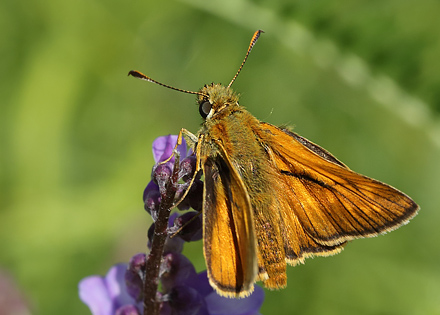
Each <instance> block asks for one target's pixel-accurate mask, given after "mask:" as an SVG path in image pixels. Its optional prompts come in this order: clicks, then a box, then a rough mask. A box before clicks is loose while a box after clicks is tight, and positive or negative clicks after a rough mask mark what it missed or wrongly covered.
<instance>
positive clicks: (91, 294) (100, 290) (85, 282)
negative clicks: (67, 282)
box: [79, 276, 113, 315]
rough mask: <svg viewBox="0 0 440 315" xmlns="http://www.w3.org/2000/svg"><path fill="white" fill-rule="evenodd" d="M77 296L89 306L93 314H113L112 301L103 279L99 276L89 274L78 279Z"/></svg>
mask: <svg viewBox="0 0 440 315" xmlns="http://www.w3.org/2000/svg"><path fill="white" fill-rule="evenodd" d="M79 298H80V299H81V301H83V302H84V303H85V304H86V305H87V306H88V307H89V308H90V311H91V312H92V314H93V315H112V314H113V301H112V300H111V298H110V295H109V292H108V291H107V285H106V283H105V281H104V279H103V278H102V277H100V276H90V277H87V278H84V279H82V280H81V281H80V283H79Z"/></svg>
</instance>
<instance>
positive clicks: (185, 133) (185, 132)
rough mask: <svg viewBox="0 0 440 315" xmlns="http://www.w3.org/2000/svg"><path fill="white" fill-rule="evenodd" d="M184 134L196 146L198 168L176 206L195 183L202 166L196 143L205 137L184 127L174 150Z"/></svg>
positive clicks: (198, 147)
mask: <svg viewBox="0 0 440 315" xmlns="http://www.w3.org/2000/svg"><path fill="white" fill-rule="evenodd" d="M182 136H183V137H184V138H185V139H186V141H187V142H192V143H193V147H196V152H195V153H196V169H195V171H194V175H193V177H192V178H191V181H190V183H189V185H188V188H187V189H186V191H185V192H184V194H183V195H182V197H181V198H180V199H179V200H178V201H177V202H176V203H175V204H174V207H177V206H178V205H179V204H180V203H181V202H182V201H183V200H184V199H185V197H186V196H187V195H188V193H189V191H190V189H191V187H192V185H193V184H194V180H195V179H196V177H197V174H198V173H199V171H200V169H201V167H200V146H196V144H197V143H198V142H199V141H201V140H202V139H203V135H201V136H200V139H198V138H197V137H196V136H195V135H194V134H193V133H191V132H189V131H188V130H186V129H184V128H182V129H181V130H180V132H179V136H178V137H177V143H176V147H175V148H174V150H173V152H174V151H175V150H176V149H177V145H179V144H181V143H182Z"/></svg>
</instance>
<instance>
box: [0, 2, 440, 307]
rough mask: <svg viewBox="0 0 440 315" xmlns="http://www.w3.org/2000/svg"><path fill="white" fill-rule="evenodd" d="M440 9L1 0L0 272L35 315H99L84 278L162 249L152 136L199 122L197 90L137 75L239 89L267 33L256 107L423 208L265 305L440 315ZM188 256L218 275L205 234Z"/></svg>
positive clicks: (323, 262) (299, 272) (250, 83)
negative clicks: (206, 257) (150, 187)
mask: <svg viewBox="0 0 440 315" xmlns="http://www.w3.org/2000/svg"><path fill="white" fill-rule="evenodd" d="M439 13H440V3H439V2H438V1H432V0H419V1H414V0H413V1H399V0H394V1H391V0H384V1H371V0H368V1H367V0H363V1H361V0H357V1H353V0H350V1H349V0H344V1H307V0H304V1H269V0H266V1H241V0H240V1H239V0H228V1H210V0H204V1H202V0H184V1H154V2H153V1H139V0H135V1H116V0H110V1H103V0H88V1H81V0H80V1H53V0H42V1H27V2H22V1H12V0H6V1H2V2H1V3H0V43H1V44H0V56H1V58H0V81H1V84H0V102H1V112H0V124H1V125H0V141H1V142H0V163H1V164H0V165H1V166H0V167H1V168H0V172H1V173H0V179H1V182H0V185H1V188H0V189H1V191H0V242H1V243H0V244H1V245H0V246H1V251H0V268H1V269H2V270H3V271H7V272H9V273H10V274H11V275H12V276H13V277H14V278H15V281H16V285H17V286H18V287H19V288H20V290H21V291H22V292H23V294H24V295H25V296H26V298H27V300H28V302H29V304H30V305H31V306H30V307H31V310H32V313H33V314H88V313H89V311H88V309H87V307H86V306H85V305H83V304H82V303H81V301H80V300H79V298H78V293H77V284H78V282H79V281H80V279H82V278H83V277H85V276H88V275H92V274H105V273H106V271H107V270H108V268H109V267H110V266H111V265H113V264H114V263H117V262H124V261H128V259H129V258H130V257H131V255H133V254H134V253H136V252H139V251H144V250H145V248H146V247H145V239H146V231H147V228H148V226H149V224H150V219H149V217H148V215H147V214H146V213H145V212H144V211H143V203H142V198H141V196H142V191H143V188H144V186H145V185H146V184H147V183H148V181H149V179H150V170H151V167H152V165H153V159H152V154H151V143H152V141H153V139H155V138H156V137H158V136H160V135H165V134H169V133H172V134H177V133H178V131H179V130H180V128H182V127H184V128H186V129H188V130H190V131H192V132H196V131H197V129H198V128H199V124H200V123H201V118H200V117H199V113H198V109H197V107H196V106H195V105H194V104H195V101H194V97H193V96H191V95H186V94H182V93H177V92H174V91H171V90H168V89H165V88H162V87H159V86H156V85H154V84H151V83H147V82H142V81H139V80H136V79H134V78H131V77H127V73H128V71H129V70H132V69H137V70H140V71H142V72H144V73H146V74H147V75H149V76H151V77H153V78H154V79H156V80H159V81H161V82H164V83H167V84H170V85H174V86H176V87H179V88H184V89H189V90H197V89H198V88H200V87H201V86H202V85H204V84H205V83H211V82H212V81H214V82H221V83H225V84H227V83H229V81H230V79H231V78H232V76H233V75H234V73H235V71H236V70H237V68H238V66H239V64H240V62H241V60H242V58H243V56H244V53H245V50H246V48H247V46H248V43H249V40H250V38H251V36H252V34H253V32H254V31H255V30H257V29H263V30H265V31H266V33H265V34H263V35H262V36H261V38H260V40H259V42H258V44H257V45H256V46H255V47H254V50H253V52H252V54H251V56H250V58H249V60H248V62H247V64H246V66H245V67H244V69H243V71H242V73H241V74H240V76H239V77H238V79H237V81H236V82H235V83H234V85H233V88H234V89H235V90H236V91H238V92H240V93H241V95H242V96H241V104H242V105H244V106H246V107H247V108H248V109H249V111H250V112H252V113H253V114H254V115H255V116H256V117H257V118H259V119H260V120H263V121H267V122H270V123H272V124H275V125H277V124H278V125H279V124H289V125H291V126H294V128H295V131H296V132H297V133H299V134H301V135H303V136H304V137H307V138H308V139H310V140H311V141H313V142H315V143H318V144H320V145H321V146H323V147H324V148H326V149H328V150H329V151H331V152H332V153H333V154H335V155H336V156H337V157H338V158H339V159H341V160H342V161H343V162H344V163H346V164H347V165H349V166H350V167H351V168H352V169H353V170H355V171H358V172H360V173H363V174H366V175H368V176H370V177H374V178H377V179H379V180H381V181H384V182H387V183H389V184H391V185H393V186H395V187H397V188H399V189H400V190H402V191H404V192H406V193H407V194H408V195H410V196H411V197H413V198H414V199H415V200H416V202H418V203H419V204H420V205H421V208H422V209H421V211H420V213H419V215H418V216H417V217H416V218H414V219H413V220H412V222H411V223H410V224H409V225H407V226H405V227H403V228H401V229H399V230H397V231H394V232H392V233H390V234H388V235H386V236H380V237H377V238H373V239H369V240H358V241H355V242H353V243H351V244H349V245H348V246H346V248H345V250H344V251H343V253H342V254H339V255H337V256H333V257H329V258H316V259H309V260H308V261H307V262H306V264H305V265H301V266H298V267H295V268H293V267H290V268H288V287H287V289H285V290H282V291H274V292H267V295H266V301H265V303H264V305H263V308H262V313H263V314H440V268H439V263H440V242H439V239H440V229H439V228H438V222H439V220H440V211H439V209H438V207H439V205H440V193H439V184H438V182H439V181H438V178H439V177H440V123H439V116H438V111H439V109H440V61H439V58H440V35H439V29H440V20H439V19H438V16H439ZM186 252H187V254H188V255H189V256H190V258H191V259H192V260H193V261H194V263H195V265H196V266H197V269H198V270H203V269H204V261H203V258H202V252H201V246H200V242H199V243H198V244H192V245H190V246H187V248H186ZM0 294H2V293H1V292H0ZM0 313H1V310H0Z"/></svg>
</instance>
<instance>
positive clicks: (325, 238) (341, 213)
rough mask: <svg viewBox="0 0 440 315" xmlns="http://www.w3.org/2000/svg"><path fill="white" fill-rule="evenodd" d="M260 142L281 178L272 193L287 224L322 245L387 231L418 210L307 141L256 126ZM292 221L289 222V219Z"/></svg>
mask: <svg viewBox="0 0 440 315" xmlns="http://www.w3.org/2000/svg"><path fill="white" fill-rule="evenodd" d="M261 127H262V130H263V131H262V132H259V134H258V136H259V137H261V139H262V143H264V145H265V146H266V151H267V153H268V155H269V158H270V159H271V160H272V163H273V165H274V167H276V168H277V169H278V170H279V173H280V174H281V182H280V183H279V184H278V186H279V187H278V189H282V190H283V196H284V198H283V200H284V203H285V204H286V205H288V208H290V211H291V213H290V214H289V216H290V217H291V218H293V219H292V220H296V218H297V220H298V221H299V223H300V225H301V226H302V227H303V228H304V230H305V231H306V232H307V234H308V235H310V236H311V237H312V238H313V239H314V240H315V241H316V242H318V243H320V244H323V245H326V246H337V245H339V244H342V243H344V242H346V241H348V240H351V239H355V238H359V237H369V236H375V235H378V234H381V233H385V232H387V231H390V230H393V229H395V228H397V227H399V226H400V225H402V224H404V223H406V222H407V221H408V220H409V219H410V218H411V217H413V216H414V215H415V214H416V212H417V210H418V206H417V205H416V204H415V203H414V201H412V200H411V199H410V198H409V197H408V196H406V195H405V194H403V193H402V192H400V191H398V190H397V189H395V188H393V187H391V186H389V185H386V184H384V183H381V182H379V181H377V180H374V179H371V178H368V177H366V176H363V175H360V174H357V173H355V172H353V171H351V170H349V169H348V168H347V167H346V166H345V165H344V164H342V163H341V162H339V161H338V160H336V158H334V157H333V156H332V155H331V154H330V153H328V152H327V151H326V150H324V149H322V148H320V147H319V146H317V145H315V144H313V143H311V142H309V141H308V140H306V139H304V138H302V137H300V136H298V135H296V134H293V133H291V132H290V131H286V130H282V129H279V128H277V127H275V126H273V125H270V124H267V123H261ZM292 216H293V217H292Z"/></svg>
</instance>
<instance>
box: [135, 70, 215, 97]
mask: <svg viewBox="0 0 440 315" xmlns="http://www.w3.org/2000/svg"><path fill="white" fill-rule="evenodd" d="M128 75H131V76H132V77H135V78H138V79H141V80H144V81H148V82H152V83H156V84H159V85H161V86H164V87H166V88H169V89H171V90H176V91H179V92H183V93H188V94H197V95H202V96H206V97H208V95H206V94H204V93H201V92H193V91H188V90H183V89H178V88H175V87H173V86H171V85H167V84H163V83H160V82H158V81H156V80H153V79H152V78H150V77H147V76H146V75H145V74H143V73H142V72H139V71H136V70H131V71H130V72H129V73H128Z"/></svg>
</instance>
